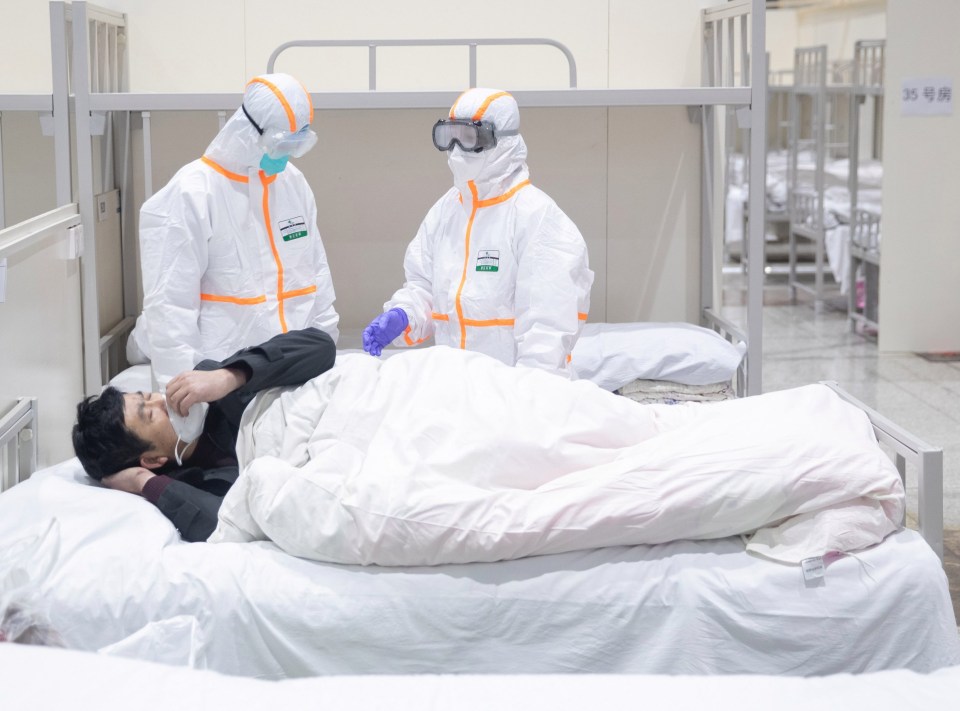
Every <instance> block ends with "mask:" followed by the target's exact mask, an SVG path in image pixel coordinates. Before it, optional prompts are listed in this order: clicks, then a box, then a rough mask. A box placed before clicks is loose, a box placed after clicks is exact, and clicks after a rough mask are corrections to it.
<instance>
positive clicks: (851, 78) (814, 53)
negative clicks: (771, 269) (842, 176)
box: [787, 40, 884, 327]
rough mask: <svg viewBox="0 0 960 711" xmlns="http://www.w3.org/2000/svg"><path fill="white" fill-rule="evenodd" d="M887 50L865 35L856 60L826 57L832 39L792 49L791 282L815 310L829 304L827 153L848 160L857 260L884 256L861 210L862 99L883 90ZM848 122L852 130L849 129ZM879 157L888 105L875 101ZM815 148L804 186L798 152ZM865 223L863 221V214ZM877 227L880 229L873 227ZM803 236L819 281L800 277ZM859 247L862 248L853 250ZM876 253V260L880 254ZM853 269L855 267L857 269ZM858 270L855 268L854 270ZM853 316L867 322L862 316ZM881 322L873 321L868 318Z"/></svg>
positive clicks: (875, 148)
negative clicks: (872, 240) (805, 104)
mask: <svg viewBox="0 0 960 711" xmlns="http://www.w3.org/2000/svg"><path fill="white" fill-rule="evenodd" d="M883 48H884V40H860V41H858V42H856V44H855V50H854V59H853V61H841V62H832V63H829V62H828V61H827V47H826V45H819V46H816V47H801V48H798V49H796V50H795V52H794V85H793V87H792V89H791V91H790V100H789V106H790V112H789V115H790V118H789V121H788V123H789V130H790V140H789V153H790V167H789V171H788V197H787V200H788V215H789V217H788V219H789V225H790V227H789V275H790V276H789V286H790V296H791V299H792V300H793V301H796V298H797V292H798V291H804V292H806V293H809V294H811V295H813V297H814V308H815V309H816V310H817V311H819V310H821V309H822V308H823V306H824V304H825V295H826V285H825V283H824V273H825V268H826V262H825V256H826V255H825V252H824V247H825V239H826V228H825V204H824V198H825V191H826V160H827V157H828V156H829V155H841V156H846V157H847V159H848V162H849V175H848V180H847V185H848V189H849V195H850V213H851V216H850V233H851V238H852V240H851V242H852V243H851V247H852V249H851V252H854V251H856V253H857V256H856V257H853V255H851V263H853V262H856V263H857V264H858V265H859V263H861V262H867V263H869V264H873V265H874V266H878V265H879V257H878V256H876V255H875V254H874V253H873V252H872V251H871V249H870V247H869V246H868V242H869V237H870V233H871V231H872V230H873V227H872V223H873V222H875V220H873V219H872V217H871V216H869V214H868V213H864V212H863V211H862V210H859V208H858V206H857V195H858V186H859V167H860V141H861V135H860V130H861V127H860V116H861V105H862V104H863V103H864V102H865V100H866V99H867V97H882V95H883ZM804 101H806V102H808V108H809V114H805V113H804V111H803V108H804V107H803V105H802V104H803V102H804ZM844 122H846V130H845V131H844V126H843V124H844ZM872 126H873V127H874V128H873V136H872V143H873V145H872V150H871V153H872V154H873V155H879V152H880V142H879V136H880V129H882V108H881V107H880V104H879V101H875V102H874V113H873V116H872ZM803 146H810V147H812V150H813V153H814V157H815V166H814V176H813V184H812V185H805V184H801V181H800V178H799V168H798V162H799V154H800V150H801V147H803ZM861 216H862V217H863V219H864V220H865V222H863V223H861V222H860V217H861ZM873 231H875V230H873ZM799 239H805V240H808V241H810V242H811V243H812V244H813V246H814V284H813V286H812V287H811V286H810V285H808V284H806V283H804V282H801V281H800V280H799V279H798V276H797V271H798V270H797V261H798V260H797V256H798V240H799ZM854 245H856V248H854ZM875 256H876V258H875V259H874V257H875ZM854 268H855V267H854ZM853 273H854V274H855V273H856V272H853ZM853 283H854V280H851V291H850V293H851V296H850V297H849V298H848V311H849V310H850V308H849V307H854V311H857V309H856V308H855V307H856V293H855V289H854V288H853ZM851 318H852V319H853V318H855V319H856V320H853V321H851V323H852V325H853V326H854V327H855V326H856V323H858V322H861V321H867V320H866V319H865V318H863V317H862V315H860V314H858V315H857V316H856V317H853V316H851ZM867 322H868V323H869V324H870V325H871V326H873V327H876V323H875V322H871V321H867Z"/></svg>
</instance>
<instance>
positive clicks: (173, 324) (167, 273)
mask: <svg viewBox="0 0 960 711" xmlns="http://www.w3.org/2000/svg"><path fill="white" fill-rule="evenodd" d="M210 234H211V227H210V224H209V219H208V217H207V214H206V207H205V205H204V204H203V202H202V200H201V199H200V198H198V197H196V196H193V195H191V194H190V193H189V192H188V191H186V190H184V186H183V185H182V184H180V183H179V182H177V183H173V184H171V185H170V186H168V187H167V188H165V189H164V190H163V191H161V192H160V193H157V194H156V195H155V196H153V198H151V199H150V200H148V201H147V202H146V203H145V204H144V206H143V208H142V209H141V210H140V265H141V270H142V274H143V317H144V322H145V326H146V333H147V341H148V343H149V350H150V353H149V355H150V360H151V364H152V368H153V372H154V376H155V378H156V380H157V382H158V383H159V384H160V385H166V383H167V382H168V381H169V380H170V379H171V378H172V377H173V376H175V375H177V374H178V373H182V372H183V371H186V370H190V369H192V368H193V367H194V365H196V363H197V361H199V360H200V327H199V315H200V291H201V287H200V284H201V279H202V278H203V274H204V273H205V272H206V269H207V260H208V242H209V239H210Z"/></svg>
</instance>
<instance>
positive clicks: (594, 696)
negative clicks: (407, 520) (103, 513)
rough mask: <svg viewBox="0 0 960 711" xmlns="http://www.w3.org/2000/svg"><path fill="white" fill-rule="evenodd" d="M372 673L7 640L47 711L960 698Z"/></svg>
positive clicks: (863, 688)
mask: <svg viewBox="0 0 960 711" xmlns="http://www.w3.org/2000/svg"><path fill="white" fill-rule="evenodd" d="M51 679H56V680H57V681H56V683H50V680H51ZM371 681H372V680H371V678H370V677H356V676H343V677H327V678H320V679H297V680H287V681H283V682H279V683H274V682H267V681H261V680H255V679H237V678H235V677H227V676H223V675H221V674H216V673H213V672H205V671H194V670H189V669H176V668H171V667H165V666H160V665H156V664H150V663H147V662H138V661H133V660H127V659H123V660H121V659H108V658H104V657H101V656H97V655H94V654H87V653H83V652H76V651H70V650H62V649H50V648H44V647H19V646H15V645H0V687H2V689H3V696H4V701H5V705H8V706H9V708H11V709H34V710H35V711H48V710H50V711H54V710H55V711H60V710H61V709H66V708H79V709H88V708H89V709H98V711H129V709H131V708H135V709H137V710H138V711H170V709H176V710H177V711H208V710H209V709H213V708H218V709H231V710H232V711H245V710H246V709H268V708H276V709H307V708H317V709H327V710H330V711H337V710H340V709H349V710H350V711H365V710H367V709H370V710H371V711H373V710H375V711H381V709H392V710H394V711H404V710H405V709H410V711H430V710H432V709H437V710H438V711H440V710H442V711H450V709H457V710H458V711H473V710H474V709H476V710H477V711H481V710H482V711H487V710H488V709H501V710H503V711H511V710H512V709H523V711H564V710H566V709H570V710H573V711H583V709H588V708H602V709H605V711H618V710H620V709H623V710H627V709H630V710H633V709H637V708H665V709H671V710H672V711H702V709H705V708H709V709H711V711H768V709H778V711H808V710H809V709H837V710H840V709H843V710H847V709H870V710H871V711H910V710H911V709H923V711H946V710H947V709H950V710H952V709H955V708H956V704H957V698H958V696H960V667H950V668H946V669H942V670H940V671H937V672H934V673H932V674H928V675H922V674H918V673H916V672H911V671H905V670H900V671H886V672H877V673H873V674H863V675H856V676H853V675H835V676H829V677H816V678H809V679H800V678H785V677H771V676H724V677H718V676H713V677H704V676H641V675H619V676H610V675H586V674H579V675H563V676H557V675H549V676H520V675H516V676H506V675H505V676H496V677H490V676H473V675H462V676H433V675H431V676H426V675H423V676H416V677H397V676H379V677H376V679H375V680H373V683H371ZM641 700H642V701H641Z"/></svg>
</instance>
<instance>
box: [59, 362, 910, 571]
mask: <svg viewBox="0 0 960 711" xmlns="http://www.w3.org/2000/svg"><path fill="white" fill-rule="evenodd" d="M254 380H255V379H251V380H250V381H249V382H247V383H246V384H245V385H244V388H246V389H247V390H249V389H250V388H251V385H252V384H253V382H254ZM134 404H136V402H134ZM138 408H139V406H137V407H136V408H134V407H132V406H128V410H127V412H126V415H127V416H128V417H131V418H132V417H134V416H135V415H136V414H137V412H138ZM235 431H236V430H235ZM236 432H237V439H236V457H237V466H238V470H239V476H238V478H237V480H236V483H234V484H233V485H232V486H231V487H230V488H229V491H228V492H227V493H226V495H225V497H224V498H223V503H222V505H221V506H220V507H219V512H218V520H217V523H216V528H215V530H213V532H212V534H210V536H209V539H208V540H210V541H211V542H223V541H253V540H266V539H269V540H272V541H273V542H274V543H276V544H277V545H278V546H280V547H281V548H282V549H284V550H286V551H287V552H288V553H291V554H293V555H297V556H301V557H306V558H313V559H317V560H324V561H330V562H337V563H359V564H378V565H435V564H441V563H461V562H478V561H494V560H502V559H509V558H519V557H523V556H529V555H538V554H544V553H557V552H563V551H569V550H576V549H585V548H597V547H603V546H612V545H632V544H638V543H661V542H666V541H670V540H677V539H684V538H694V539H696V538H700V539H704V538H719V537H725V536H730V535H734V534H738V533H750V534H752V538H751V540H750V543H749V549H750V550H752V551H754V552H756V553H759V554H762V555H766V556H768V557H771V558H775V559H778V560H782V561H786V562H792V563H797V562H799V561H800V560H802V559H805V558H808V557H811V556H817V555H822V554H824V553H827V552H830V551H851V550H857V549H860V548H863V547H866V546H868V545H871V544H873V543H876V542H878V541H880V540H882V538H883V537H885V536H886V535H887V534H889V533H890V532H892V531H894V530H896V529H897V528H898V523H897V522H898V521H899V520H900V517H901V514H902V510H903V509H902V507H903V490H902V485H901V483H900V479H899V476H898V475H897V473H896V471H895V469H894V468H893V466H892V465H891V463H890V462H889V460H888V459H887V458H886V457H885V456H884V455H883V453H882V452H881V451H880V449H879V447H878V446H877V443H876V440H875V439H874V437H873V433H872V429H871V427H870V425H869V422H868V421H867V418H866V416H865V415H864V414H863V413H862V412H861V411H859V410H857V409H856V408H854V407H853V406H850V405H848V404H846V403H844V402H842V401H841V400H840V399H839V398H838V397H837V396H835V395H834V394H833V393H832V392H831V391H830V390H829V389H827V388H825V387H822V386H808V387H806V388H800V389H797V390H794V391H785V392H781V393H772V394H768V395H763V396H758V397H753V398H745V399H743V400H738V401H729V402H725V403H716V404H710V405H701V406H698V405H679V406H642V405H639V404H637V403H635V402H632V401H630V400H628V399H627V398H622V397H618V396H616V395H613V394H611V393H608V392H605V391H603V390H601V389H600V388H598V387H596V386H595V385H593V384H592V383H588V382H583V381H579V382H567V381H564V380H561V379H559V378H552V377H550V376H549V374H545V373H541V372H539V371H535V370H532V369H521V368H510V367H508V366H504V365H502V364H500V363H499V362H497V361H495V360H494V359H491V358H488V357H486V356H483V355H480V354H472V353H467V352H463V351H458V350H454V349H450V348H444V347H434V348H429V349H423V350H418V351H411V352H409V353H404V354H400V355H397V356H395V357H393V358H390V359H388V360H379V359H374V358H370V357H369V356H366V355H365V354H353V355H346V356H344V357H343V358H341V359H340V360H339V361H338V363H337V365H336V366H335V367H333V368H332V369H330V370H328V371H326V372H323V373H322V374H319V375H318V376H317V377H314V378H312V379H310V380H308V381H306V382H305V383H304V384H303V385H302V386H300V387H297V388H289V387H288V388H279V389H271V390H269V391H264V392H261V394H260V395H259V396H258V397H256V398H255V399H254V400H253V401H252V402H251V403H250V405H249V406H247V408H246V410H245V411H244V413H243V417H242V420H241V421H240V422H239V430H238V431H236ZM155 444H156V445H159V446H157V447H155V448H156V449H158V450H159V451H160V452H161V454H160V458H163V457H164V456H166V457H167V459H169V454H166V455H164V454H162V452H163V451H164V450H163V447H162V443H159V442H152V443H150V447H151V449H150V451H153V449H154V445H155ZM167 446H168V447H169V445H167ZM198 447H199V445H198ZM78 452H79V450H78ZM191 454H192V456H196V453H195V452H194V453H191ZM81 460H83V457H81ZM154 461H159V459H158V460H154ZM190 461H191V460H190V459H189V458H188V462H190ZM140 463H141V464H142V465H143V464H150V463H151V461H150V460H143V459H141V462H140ZM85 464H86V463H85ZM118 464H121V463H118ZM122 464H126V463H122ZM104 480H105V481H108V482H109V481H110V480H109V477H106V478H105V479H104ZM169 486H172V483H171V484H169V485H168V487H167V488H168V489H169ZM144 493H147V492H144ZM161 498H162V497H161ZM171 518H172V520H174V521H175V523H176V519H175V518H174V517H171ZM181 530H183V529H181Z"/></svg>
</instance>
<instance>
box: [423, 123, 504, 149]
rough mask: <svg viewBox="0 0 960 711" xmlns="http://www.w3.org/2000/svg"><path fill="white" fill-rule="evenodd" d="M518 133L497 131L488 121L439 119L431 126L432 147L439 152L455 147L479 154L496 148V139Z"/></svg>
mask: <svg viewBox="0 0 960 711" xmlns="http://www.w3.org/2000/svg"><path fill="white" fill-rule="evenodd" d="M519 133H520V131H519V130H517V129H513V130H510V131H499V130H497V128H496V126H494V125H493V124H492V123H490V122H489V121H471V120H470V119H440V120H439V121H437V122H436V123H435V124H433V145H434V146H436V148H437V150H440V151H449V150H452V149H453V147H454V145H457V146H460V148H462V149H463V150H465V151H469V152H471V153H480V152H482V151H485V150H487V149H489V148H493V147H494V146H496V145H497V139H499V138H502V137H504V136H516V135H518V134H519Z"/></svg>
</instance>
